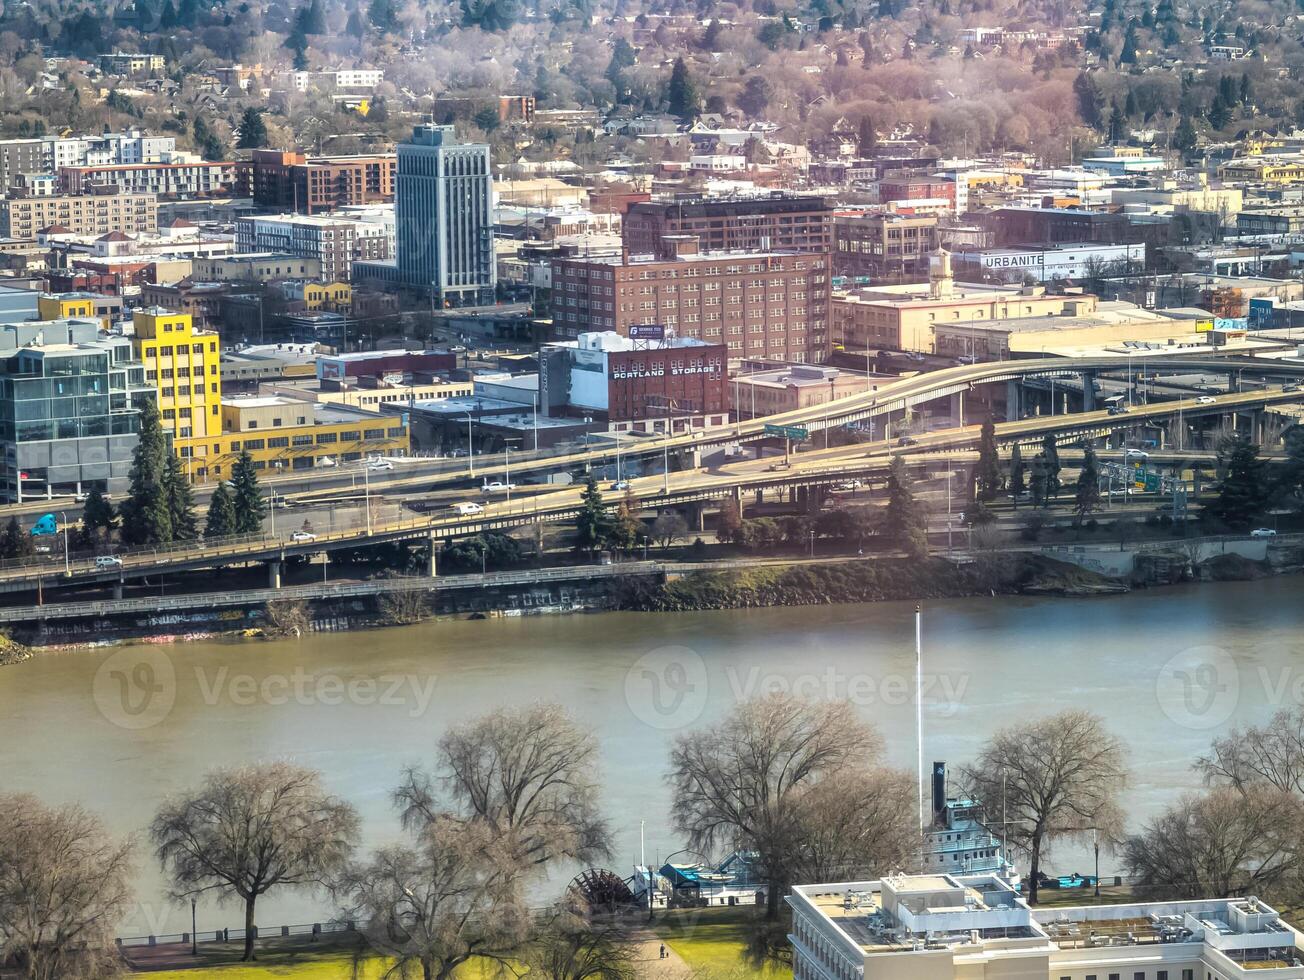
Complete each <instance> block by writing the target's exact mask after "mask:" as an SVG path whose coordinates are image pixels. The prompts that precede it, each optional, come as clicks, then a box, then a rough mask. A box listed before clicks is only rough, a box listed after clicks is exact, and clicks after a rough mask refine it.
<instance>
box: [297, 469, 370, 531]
mask: <svg viewBox="0 0 1304 980" xmlns="http://www.w3.org/2000/svg"><path fill="white" fill-rule="evenodd" d="M362 505H363V508H364V509H365V510H366V512H367V537H371V467H370V466H368V465H367V464H366V463H363V464H362ZM273 533H275V532H273Z"/></svg>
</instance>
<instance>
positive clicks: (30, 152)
mask: <svg viewBox="0 0 1304 980" xmlns="http://www.w3.org/2000/svg"><path fill="white" fill-rule="evenodd" d="M44 168H45V142H44V141H43V140H39V139H26V140H0V188H5V187H8V186H9V185H10V184H11V183H13V180H14V178H15V177H17V176H18V175H19V174H34V173H39V172H40V171H42V170H43V169H44Z"/></svg>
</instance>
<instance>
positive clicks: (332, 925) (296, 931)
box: [114, 920, 358, 949]
mask: <svg viewBox="0 0 1304 980" xmlns="http://www.w3.org/2000/svg"><path fill="white" fill-rule="evenodd" d="M357 931H358V930H357V926H356V924H355V923H353V922H349V921H344V920H333V921H330V922H308V923H303V924H301V925H291V926H273V927H271V928H269V929H263V928H260V927H257V926H255V927H254V930H253V933H254V938H255V939H274V938H281V939H293V938H296V937H301V936H308V937H310V938H311V939H316V938H317V937H318V936H329V935H343V934H347V933H353V932H357ZM245 932H246V930H245V929H243V928H239V929H201V930H196V931H195V938H196V940H197V941H198V942H201V943H234V942H244V938H245ZM114 942H115V943H116V944H117V946H118V948H119V949H140V948H142V947H144V948H148V947H152V946H179V945H182V944H189V942H190V933H188V932H170V933H163V934H161V935H157V936H119V937H118V938H117V939H116V940H114Z"/></svg>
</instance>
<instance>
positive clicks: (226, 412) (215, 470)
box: [191, 395, 408, 481]
mask: <svg viewBox="0 0 1304 980" xmlns="http://www.w3.org/2000/svg"><path fill="white" fill-rule="evenodd" d="M222 428H223V432H222V434H221V435H220V436H218V437H216V438H212V439H210V440H209V441H208V444H207V445H206V446H204V447H202V448H203V449H204V450H205V452H204V453H203V454H202V465H200V464H201V461H200V460H199V459H197V458H196V459H192V462H191V479H192V480H195V481H203V480H224V479H226V478H227V477H229V476H230V474H231V467H232V466H234V465H235V461H236V458H237V457H238V456H239V455H240V453H241V452H242V451H248V453H249V455H250V456H251V457H252V458H253V462H254V469H257V470H271V471H273V472H275V471H279V470H306V469H312V468H314V467H322V466H331V465H341V464H344V463H348V462H351V461H354V460H359V459H364V458H366V457H367V456H402V455H406V454H407V452H408V427H407V425H406V423H405V422H404V419H403V417H402V416H399V415H378V414H376V413H375V412H366V411H363V410H361V409H357V408H351V407H348V406H345V405H323V404H319V403H318V404H315V403H312V402H305V401H300V400H298V399H293V398H281V397H276V396H258V395H251V396H244V397H238V398H229V399H225V400H224V401H223V402H222ZM195 448H196V449H199V448H201V447H195ZM200 455H201V454H200V453H198V452H196V453H195V456H196V457H199V456H200Z"/></svg>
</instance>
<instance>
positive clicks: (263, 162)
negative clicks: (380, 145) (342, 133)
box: [235, 150, 398, 214]
mask: <svg viewBox="0 0 1304 980" xmlns="http://www.w3.org/2000/svg"><path fill="white" fill-rule="evenodd" d="M397 168H398V156H397V154H394V153H382V154H376V155H373V156H339V157H309V156H305V155H304V154H302V153H287V152H283V151H280V150H254V151H253V154H252V156H251V158H250V159H249V160H246V161H241V162H239V163H237V164H236V191H235V192H236V194H237V195H239V196H241V197H252V198H253V200H254V204H255V205H257V206H258V207H259V208H260V209H263V210H275V211H294V212H298V213H299V214H320V213H321V212H323V211H333V210H335V209H337V208H342V207H348V206H351V205H361V204H381V203H390V202H392V201H393V200H394V176H395V173H396V171H397Z"/></svg>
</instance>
